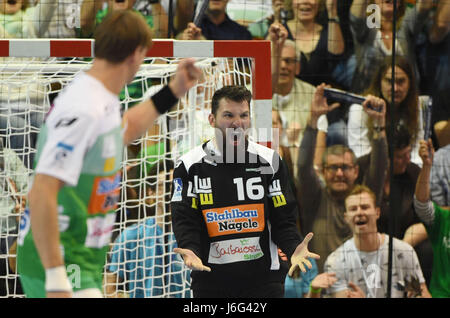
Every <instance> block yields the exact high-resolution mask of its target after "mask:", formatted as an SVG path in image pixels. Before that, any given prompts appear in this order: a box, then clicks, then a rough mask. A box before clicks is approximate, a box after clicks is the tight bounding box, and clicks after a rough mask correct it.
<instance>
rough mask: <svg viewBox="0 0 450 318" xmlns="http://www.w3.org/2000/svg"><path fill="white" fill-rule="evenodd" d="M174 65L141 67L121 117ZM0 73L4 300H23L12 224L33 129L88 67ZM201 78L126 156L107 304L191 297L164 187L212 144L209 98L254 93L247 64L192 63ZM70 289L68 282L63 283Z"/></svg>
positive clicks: (86, 63)
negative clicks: (226, 91)
mask: <svg viewBox="0 0 450 318" xmlns="http://www.w3.org/2000/svg"><path fill="white" fill-rule="evenodd" d="M178 61H179V59H177V58H146V60H145V61H144V63H143V64H142V66H141V68H140V70H139V72H138V73H137V75H136V77H135V78H134V80H133V82H132V83H130V84H129V85H128V86H127V87H125V89H124V90H123V91H122V92H121V94H120V99H121V106H122V111H125V110H126V109H128V108H130V107H133V106H134V105H135V104H136V103H138V102H140V101H142V100H143V99H146V98H149V97H150V96H151V95H153V94H154V93H156V92H157V91H158V90H159V89H160V88H161V87H162V86H163V85H164V84H167V83H168V82H169V80H170V78H171V76H172V75H173V74H174V73H175V70H176V67H177V65H178ZM1 62H2V63H1V64H0V74H1V75H0V89H1V94H0V95H1V99H0V107H1V109H0V119H1V120H0V123H1V126H0V137H1V141H2V142H3V146H4V147H3V149H2V150H3V151H2V156H0V157H1V162H0V164H1V176H0V177H1V180H0V181H1V182H2V184H1V186H2V191H1V195H0V202H1V213H0V225H1V228H0V229H1V232H0V239H1V253H0V284H1V285H0V297H22V296H23V292H22V289H21V286H20V282H19V280H18V275H17V273H16V272H15V255H16V248H15V240H16V238H17V227H18V220H19V219H18V216H19V215H20V213H22V211H23V206H24V203H25V196H26V194H27V192H28V190H29V188H30V182H31V180H30V176H31V175H32V172H33V170H32V162H33V158H34V155H35V153H36V150H35V145H36V138H37V134H38V133H39V128H40V126H41V125H42V123H43V120H44V117H45V114H46V113H47V112H48V110H49V109H50V105H51V103H52V101H53V99H54V98H55V97H56V96H57V94H58V93H59V92H60V91H61V90H62V89H63V88H64V87H65V86H66V85H67V84H68V83H70V81H71V80H72V79H73V77H74V76H75V75H76V74H77V73H78V72H80V71H83V70H86V69H88V68H89V67H90V64H91V61H90V60H89V59H76V58H64V59H61V58H50V59H45V60H43V59H38V58H27V59H25V58H4V59H3V60H2V61H1ZM196 65H197V66H199V67H200V69H201V70H202V77H201V80H200V81H199V83H198V85H197V86H195V87H194V88H192V89H191V90H190V91H189V92H188V93H187V94H186V95H185V96H184V97H182V98H181V99H180V102H179V103H178V104H177V105H176V106H175V107H174V108H173V109H172V110H171V111H169V112H168V113H167V114H166V115H163V116H160V117H159V118H158V119H157V121H156V123H155V125H154V127H152V128H151V129H150V130H149V131H148V132H147V133H146V134H145V136H143V137H142V138H140V139H138V140H136V141H134V142H133V143H132V144H131V145H129V146H128V147H127V148H125V149H124V157H123V158H124V161H123V163H122V167H123V172H122V182H121V200H120V202H119V207H118V210H117V215H116V223H115V227H114V230H113V236H112V242H111V247H110V251H109V253H108V255H107V260H106V265H105V268H104V293H105V296H107V297H190V296H191V295H190V273H189V271H188V270H187V269H186V268H185V266H184V265H183V261H182V259H181V258H180V257H179V256H177V255H175V254H174V253H173V252H172V251H173V248H174V247H175V246H176V241H175V238H174V235H173V233H172V230H171V221H170V207H169V205H168V202H169V201H170V195H169V194H170V185H171V176H172V170H173V167H174V162H175V161H176V160H177V159H178V158H179V157H180V156H181V155H182V154H184V153H185V152H187V151H188V150H190V149H192V148H193V147H194V146H196V145H199V144H200V143H202V142H204V141H206V140H207V139H209V138H210V137H211V136H212V133H213V131H212V129H211V128H210V126H209V122H208V120H207V118H208V113H209V109H210V105H211V97H212V95H213V93H214V91H215V90H216V89H219V88H220V87H222V86H223V85H229V84H240V85H247V86H248V87H251V85H252V78H253V75H252V72H251V70H252V67H251V60H250V59H248V58H198V59H197V61H196ZM69 279H70V276H69Z"/></svg>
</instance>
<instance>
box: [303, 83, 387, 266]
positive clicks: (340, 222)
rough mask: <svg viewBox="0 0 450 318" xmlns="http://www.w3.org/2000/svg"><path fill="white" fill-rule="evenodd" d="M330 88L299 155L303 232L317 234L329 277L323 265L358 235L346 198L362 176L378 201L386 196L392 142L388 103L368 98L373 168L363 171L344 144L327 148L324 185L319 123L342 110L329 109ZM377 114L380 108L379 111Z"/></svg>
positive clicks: (316, 101)
mask: <svg viewBox="0 0 450 318" xmlns="http://www.w3.org/2000/svg"><path fill="white" fill-rule="evenodd" d="M324 88H325V84H321V85H319V86H318V87H317V90H316V93H315V95H314V98H313V101H312V103H311V109H310V112H309V119H308V124H307V127H306V129H305V132H304V135H303V139H302V143H301V146H300V151H299V159H298V172H299V180H298V181H299V194H298V198H299V201H300V202H299V203H300V207H301V212H300V223H301V227H302V232H304V233H306V232H305V231H311V230H313V231H314V234H315V236H314V239H313V240H312V241H311V244H312V246H314V247H312V248H311V249H312V250H314V251H316V252H317V253H318V254H319V255H320V256H321V258H320V260H318V261H317V265H318V267H319V273H321V272H323V263H324V261H325V260H326V259H327V257H328V255H329V254H330V253H331V252H333V251H334V250H336V249H337V248H338V247H339V246H340V245H341V244H343V243H344V242H345V241H346V240H347V239H349V238H350V237H351V235H352V232H351V229H350V227H349V226H348V223H347V222H346V221H345V219H344V211H345V204H344V199H345V197H346V196H347V195H348V193H350V191H351V190H352V189H353V187H354V185H355V181H356V179H357V178H358V175H359V174H360V173H361V174H362V179H361V180H362V183H363V184H365V185H366V186H368V187H369V188H370V189H371V190H372V191H373V192H374V193H375V194H376V195H377V197H379V196H380V194H381V189H382V186H383V184H384V178H385V171H386V167H387V162H388V158H387V142H386V133H385V131H384V127H385V113H386V104H385V102H384V101H383V100H382V99H380V98H377V97H374V96H370V95H369V96H367V97H366V101H365V102H364V103H363V107H364V111H365V112H366V113H367V114H368V116H370V117H371V118H372V119H373V121H374V123H375V124H376V126H377V127H380V129H377V131H375V132H374V135H373V138H372V152H371V154H370V157H371V158H370V159H371V160H370V166H369V168H368V169H366V170H361V171H360V169H359V159H358V160H357V159H356V157H355V154H354V153H353V151H352V150H351V149H350V148H348V147H346V146H343V145H333V146H331V147H328V148H326V150H325V151H324V154H323V157H322V167H323V171H322V173H323V179H324V180H323V181H322V180H321V179H320V178H319V177H318V175H317V173H316V172H315V171H314V164H313V160H314V152H315V145H316V137H317V120H318V118H319V117H320V116H321V115H323V114H326V113H328V112H329V111H331V110H333V109H335V108H336V107H338V106H339V105H338V104H333V105H331V106H329V105H328V103H327V100H326V98H325V97H324V96H323V90H324ZM374 109H379V111H375V110H374Z"/></svg>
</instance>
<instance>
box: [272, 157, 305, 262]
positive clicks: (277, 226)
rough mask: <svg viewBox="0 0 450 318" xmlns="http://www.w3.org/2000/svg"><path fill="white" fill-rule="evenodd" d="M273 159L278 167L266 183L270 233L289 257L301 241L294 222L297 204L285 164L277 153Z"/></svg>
mask: <svg viewBox="0 0 450 318" xmlns="http://www.w3.org/2000/svg"><path fill="white" fill-rule="evenodd" d="M274 160H275V161H276V160H279V162H278V163H275V165H274V167H277V168H278V169H275V170H276V171H275V173H274V175H273V177H272V179H271V180H270V185H268V186H269V189H268V193H269V197H270V200H269V201H270V202H269V206H270V214H269V221H270V224H271V235H272V240H273V241H274V243H275V244H276V245H277V246H278V247H279V248H280V249H281V250H282V251H283V252H284V253H285V254H286V255H288V257H289V258H290V257H291V256H292V254H293V253H294V251H295V248H296V247H297V245H298V244H300V243H301V242H302V237H301V235H300V232H299V230H298V228H297V222H296V217H297V215H298V204H297V200H296V197H295V195H294V193H293V191H292V188H291V184H290V181H289V174H288V171H287V169H286V165H284V164H281V163H282V161H281V158H280V157H279V155H278V154H277V153H275V155H274Z"/></svg>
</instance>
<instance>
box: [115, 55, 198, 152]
mask: <svg viewBox="0 0 450 318" xmlns="http://www.w3.org/2000/svg"><path fill="white" fill-rule="evenodd" d="M194 62H195V60H194V59H192V58H189V59H185V60H182V61H181V62H180V64H179V65H178V68H177V70H176V73H175V77H174V78H173V79H172V80H171V81H170V82H169V84H168V85H166V86H164V87H163V88H162V89H161V90H160V91H159V92H158V93H156V94H155V95H153V96H152V97H151V98H150V99H148V100H146V101H144V102H142V103H140V104H138V105H136V106H134V107H133V108H131V109H129V110H128V111H126V112H125V114H124V116H123V118H124V123H125V125H126V131H125V134H124V143H125V144H129V143H131V142H133V141H134V140H135V139H137V138H139V137H140V136H142V135H143V134H144V133H145V132H146V131H147V130H148V129H149V128H150V127H151V126H152V125H153V124H154V121H155V120H156V119H157V118H158V116H159V115H160V114H164V113H165V112H167V111H168V110H169V109H170V108H172V107H173V106H174V105H175V104H176V103H177V102H178V99H179V98H180V97H182V96H184V94H186V92H187V91H188V90H189V89H190V88H191V87H193V86H194V85H195V83H196V82H197V80H198V78H199V77H200V75H201V70H200V69H199V68H198V67H197V66H195V65H194Z"/></svg>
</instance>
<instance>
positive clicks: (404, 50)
mask: <svg viewBox="0 0 450 318" xmlns="http://www.w3.org/2000/svg"><path fill="white" fill-rule="evenodd" d="M202 2H203V1H201V0H198V1H197V0H178V1H176V0H175V1H169V0H158V1H148V0H81V1H76V0H36V1H33V0H31V1H30V0H0V38H75V37H78V38H90V37H92V35H93V33H94V32H95V28H96V25H97V24H98V23H100V22H101V21H102V19H103V18H104V17H105V16H106V14H108V12H110V11H112V10H128V9H129V10H136V11H138V12H140V13H141V14H142V15H144V16H145V18H146V21H147V23H148V24H149V26H150V27H151V28H152V30H153V36H154V38H173V39H180V40H205V39H206V40H261V39H267V40H270V41H271V44H272V54H273V56H272V71H273V78H272V83H273V85H272V86H273V99H272V101H273V103H272V107H273V127H275V128H279V129H280V132H281V133H280V143H279V146H280V147H279V151H280V155H281V157H282V158H284V159H286V162H287V164H288V170H289V172H290V174H291V178H292V186H293V188H294V189H295V191H296V192H297V199H298V204H299V211H300V213H299V216H298V219H299V222H298V224H299V229H300V230H301V232H302V234H303V235H306V234H307V233H308V232H309V231H313V232H314V234H315V236H314V239H313V240H312V242H311V250H312V251H313V252H315V253H318V254H320V255H321V259H320V260H319V261H317V266H316V265H315V264H314V265H315V266H314V273H309V275H305V277H303V276H302V277H297V278H296V279H290V280H287V281H286V286H288V287H289V288H287V292H286V296H289V297H308V295H309V297H317V295H319V296H320V294H321V293H320V289H321V288H324V289H326V288H332V289H331V292H329V293H323V294H324V296H325V295H328V296H330V295H331V296H336V295H342V293H339V291H341V290H345V291H346V294H345V296H348V297H350V296H349V295H352V296H355V295H359V296H361V295H363V296H369V297H370V296H371V295H372V296H374V297H375V295H376V297H378V296H380V295H381V294H379V293H372V292H371V291H370V289H369V290H368V289H364V288H362V287H361V286H360V287H358V286H355V284H356V285H358V284H364V282H362V283H361V282H356V281H353V282H350V283H352V285H351V286H350V285H348V286H347V287H348V289H349V291H347V288H346V287H345V286H344V287H343V285H342V284H343V282H344V281H345V280H344V279H343V278H342V277H340V276H339V275H340V273H336V274H337V275H338V279H336V278H335V277H334V275H335V274H334V273H326V274H325V275H322V273H324V272H327V270H326V268H324V263H325V262H327V263H328V265H329V266H328V268H336V267H337V266H336V264H334V263H333V262H335V259H336V257H337V254H336V253H333V252H335V251H342V249H343V248H342V247H341V249H339V247H340V246H343V244H346V242H349V241H350V240H355V239H356V238H357V237H358V236H357V235H356V234H355V233H356V232H355V231H356V230H355V227H357V225H355V224H353V223H351V222H349V221H348V220H347V219H348V217H347V216H348V212H349V211H347V204H346V202H347V201H346V198H347V196H348V194H349V193H350V192H351V190H352V189H353V188H354V186H355V185H357V184H364V185H365V186H367V188H364V189H363V190H361V191H362V192H360V193H356V194H355V193H354V194H353V196H355V195H361V193H368V191H369V192H370V195H372V194H373V195H374V209H375V207H376V208H377V209H379V215H378V217H376V223H377V227H375V230H376V231H380V232H381V233H392V235H393V236H394V237H395V238H396V239H398V240H403V242H404V243H405V244H408V245H411V246H412V247H413V248H414V249H413V252H411V251H410V250H408V251H410V252H411V253H414V251H415V253H417V256H418V260H419V262H420V266H421V269H420V268H419V270H417V269H415V271H414V273H416V274H417V275H418V276H419V277H412V278H414V279H417V278H419V279H420V282H423V277H424V279H425V283H426V285H427V286H430V285H429V284H430V281H431V279H432V276H431V270H432V267H433V261H434V260H436V259H439V260H440V259H442V258H443V257H444V258H445V257H447V258H449V255H450V252H449V248H448V244H447V249H439V250H437V249H435V252H436V251H438V252H439V253H446V255H444V256H442V255H439V256H436V255H434V256H433V249H432V247H431V243H430V240H429V239H428V237H427V232H426V229H425V227H424V226H423V225H422V223H421V222H422V221H421V219H420V218H419V217H418V216H417V214H416V211H415V206H414V202H415V201H414V191H415V187H416V183H417V182H418V178H419V174H420V171H421V167H422V158H423V155H422V156H421V155H419V148H420V142H421V141H422V140H423V139H424V136H426V135H427V134H426V133H427V132H426V131H425V123H426V120H425V118H426V114H427V112H428V111H429V109H430V107H429V106H430V105H432V109H433V113H432V116H431V136H430V138H431V139H432V141H433V145H434V148H435V149H436V150H437V152H436V154H435V156H434V161H433V167H432V169H431V172H430V176H431V177H430V187H431V189H430V196H431V200H433V201H434V202H435V203H436V204H437V205H439V206H440V207H444V208H445V207H448V206H450V203H449V202H450V184H449V171H450V170H449V165H450V162H449V160H448V156H447V154H448V152H449V149H450V148H449V147H450V124H449V121H450V112H449V111H448V109H450V108H449V104H448V103H449V98H447V97H448V92H449V91H450V80H449V76H448V74H450V69H449V68H450V62H449V56H450V34H449V33H450V0H441V1H433V0H418V1H413V0H398V1H396V3H397V8H394V1H392V0H352V1H351V0H349V1H339V0H272V1H259V3H263V2H264V3H265V4H266V6H265V7H264V8H266V9H267V8H269V9H271V10H268V11H267V12H264V14H261V17H260V18H259V19H258V20H253V21H248V20H239V19H234V18H233V17H234V14H233V11H232V10H231V9H229V8H230V4H232V3H233V2H239V1H237V0H210V1H209V4H208V8H207V9H206V11H205V12H204V14H203V15H202V13H201V12H200V11H201V9H200V8H201V5H202ZM241 2H245V1H241ZM247 2H249V3H253V2H255V1H247ZM170 10H172V11H171V12H170ZM260 10H261V11H262V9H260ZM199 14H200V15H201V16H200V17H198V15H199ZM194 21H196V22H197V24H195V22H194ZM394 37H395V39H396V45H395V48H394V47H393V43H394V42H393V38H394ZM394 53H395V55H396V57H395V59H394V61H395V63H394V64H395V68H394V70H393V69H392V65H393V64H392V59H393V55H394ZM23 77H24V81H26V74H25V75H23ZM394 77H395V79H394ZM393 80H394V84H392V81H393ZM36 85H39V84H38V83H36ZM150 85H151V83H150ZM324 85H327V87H328V86H331V87H334V88H339V89H343V90H346V91H349V92H352V93H356V94H360V95H363V96H366V97H367V99H366V102H367V103H363V104H352V105H350V104H340V105H337V104H332V103H331V101H330V105H329V106H330V107H328V109H326V110H323V109H322V110H318V109H314V108H313V107H312V106H311V105H312V104H313V103H312V100H313V98H314V94H315V92H316V90H323V89H324V87H325V86H324ZM42 91H43V89H41V88H38V87H36V88H32V89H31V91H30V89H29V88H28V92H29V94H28V95H27V96H24V95H21V94H22V93H23V92H24V88H23V87H21V86H17V87H14V86H12V85H11V84H8V83H7V82H5V81H4V78H3V75H0V94H1V95H0V136H1V138H2V140H0V141H2V144H4V145H5V146H7V148H11V149H12V150H15V151H17V153H18V155H19V157H18V158H20V159H21V160H22V161H23V162H24V165H25V167H26V168H28V169H31V168H32V160H33V156H32V155H31V156H26V155H24V154H23V153H20V150H22V149H31V152H30V151H29V152H28V153H31V154H32V153H33V150H32V149H33V148H34V147H35V145H36V141H35V135H36V133H37V131H38V130H39V127H40V125H42V122H43V120H44V119H43V118H44V117H43V115H44V113H45V110H43V109H41V106H40V105H42V103H43V98H44V97H43V96H42V94H41V92H42ZM6 92H7V93H6ZM142 93H143V92H142V87H139V85H138V86H136V85H134V86H133V84H131V85H129V86H128V87H127V94H128V95H129V96H132V97H133V98H139V96H140V95H142ZM124 96H125V95H124V94H121V98H124ZM369 96H370V97H369ZM370 101H372V102H373V103H378V104H379V105H381V104H383V105H384V106H383V107H384V108H383V111H379V112H376V111H374V110H373V109H370V105H369V104H370ZM128 106H129V107H132V104H130V105H128ZM380 116H382V117H384V118H381V117H380ZM27 123H28V124H30V125H31V128H30V127H28V128H27V127H26V126H27ZM149 134H151V133H150V132H149ZM24 135H26V136H27V137H24ZM154 147H157V148H158V149H159V148H160V147H163V148H164V144H156V145H154ZM155 149H156V148H155ZM7 151H9V149H8V150H7V149H5V151H3V149H2V151H1V152H0V157H1V158H2V160H1V162H4V161H5V162H6V161H8V160H10V159H8V158H10V157H5V159H4V160H3V157H4V156H6V153H7ZM162 152H164V149H162ZM11 158H12V157H11ZM18 158H17V160H19V159H18ZM17 160H16V161H17ZM19 161H20V160H19ZM8 167H9V166H8ZM8 167H7V168H8ZM25 167H24V168H23V169H25V170H26V168H25ZM0 168H1V170H2V171H1V172H2V175H3V174H5V173H6V174H8V169H6V168H5V167H4V166H3V165H2V166H1V167H0ZM25 170H24V171H25ZM14 177H17V176H16V175H15V174H14ZM5 178H7V179H11V178H12V177H11V176H9V177H8V176H7V175H6V177H5ZM11 180H12V179H11ZM14 183H15V184H16V185H17V187H18V188H20V193H21V194H23V193H24V192H26V190H25V189H23V188H24V185H23V184H22V183H23V180H14ZM3 188H4V187H3ZM367 189H370V190H367ZM7 192H8V191H6V193H7ZM364 195H365V194H364ZM392 197H394V198H395V200H397V201H398V205H395V206H392V201H391V198H392ZM0 200H1V209H2V210H1V211H0V224H7V223H6V222H8V224H9V223H11V222H13V223H14V218H13V217H12V216H13V215H15V214H16V213H17V212H20V208H19V207H18V206H17V204H13V203H17V202H16V201H14V200H13V198H12V197H11V196H10V195H7V194H6V195H4V196H3V195H2V196H1V197H0ZM394 209H398V210H396V211H393V210H394ZM373 211H375V210H373ZM392 213H396V224H395V226H394V227H393V228H392V229H391V228H390V227H389V226H390V223H391V220H392V219H391V214H392ZM149 220H150V221H149V224H147V225H146V227H148V229H146V230H148V231H150V232H151V233H157V232H158V231H159V232H161V225H160V224H159V223H158V221H157V220H156V218H155V217H154V216H152V217H151V218H150V219H149ZM425 225H427V226H429V224H428V223H425ZM2 228H3V227H2ZM8 228H9V230H11V231H14V230H15V228H16V226H14V225H8ZM143 229H144V228H143ZM143 229H139V228H138V227H136V226H135V228H130V229H128V230H127V232H123V233H122V234H121V235H120V237H118V239H117V240H118V242H119V243H118V245H117V246H116V249H118V248H120V244H125V243H124V239H125V238H127V237H128V236H133V235H134V236H136V233H139V231H141V230H142V231H143ZM149 229H150V230H149ZM132 230H133V231H134V232H133V231H132ZM159 232H158V233H159ZM0 233H2V234H1V235H2V237H1V238H2V241H5V242H9V241H8V240H10V236H9V234H8V235H6V234H5V235H3V233H6V226H5V231H3V229H2V232H0ZM142 235H144V236H145V235H146V234H142ZM352 237H353V238H352ZM383 237H384V236H383ZM383 242H384V239H383ZM5 244H6V243H5ZM8 244H12V243H11V242H9V243H8ZM151 244H152V245H155V244H156V245H157V243H155V242H152V243H151ZM158 244H159V243H158ZM352 244H354V242H353V241H352ZM380 244H381V243H380ZM383 244H384V243H383ZM396 244H397V245H398V246H400V247H401V246H403V243H396ZM356 245H358V244H356ZM2 246H3V243H2ZM357 247H358V246H357ZM400 247H398V248H400ZM143 248H144V249H145V248H146V247H143ZM352 248H353V245H352ZM377 248H381V247H380V246H377ZM338 249H339V250H338ZM3 252H4V251H3V249H2V253H3ZM122 252H123V251H119V250H115V251H113V253H115V254H114V255H115V256H114V257H115V258H116V259H117V258H118V259H121V258H123V257H128V256H129V255H128V256H127V255H122V254H120V253H122ZM152 253H156V254H157V252H152ZM396 253H398V251H396ZM329 255H332V256H330V257H331V258H330V260H329V261H327V257H328V256H329ZM412 258H413V259H414V257H412ZM333 264H334V265H333ZM0 265H1V266H2V267H3V266H6V264H5V265H4V264H3V263H1V264H0ZM340 266H343V263H341V264H340ZM349 266H350V265H349ZM382 267H383V266H382ZM366 268H367V267H366ZM366 268H362V269H361V268H359V269H357V270H360V271H362V272H364V271H366ZM119 269H120V268H119ZM119 269H118V268H115V267H114V266H113V265H111V266H110V267H109V270H111V271H113V270H114V271H116V274H117V275H119V278H120V279H124V277H122V276H124V275H125V274H123V273H124V272H125V270H126V268H123V269H120V270H121V271H119ZM0 270H1V271H0V273H3V272H4V270H3V269H0ZM8 271H10V270H9V269H8V270H7V272H8ZM422 272H423V275H422ZM440 274H441V275H442V273H441V272H440ZM149 275H150V274H149ZM317 275H318V276H317ZM355 275H356V276H354V277H359V276H361V275H359V276H358V274H355ZM422 276H423V277H422ZM4 277H6V276H0V280H3V279H4ZM314 277H317V279H316V280H314ZM352 277H353V276H352ZM364 277H365V275H364ZM412 278H411V279H412ZM114 279H117V277H115V278H114ZM176 279H179V277H177V278H176ZM434 279H435V280H436V278H434ZM305 280H306V281H307V283H306V285H305ZM325 280H327V281H328V283H326V282H325ZM336 281H338V284H337V285H335V287H331V286H332V285H333V284H334V283H335V282H336ZM383 281H384V278H383ZM346 283H349V282H346ZM144 284H147V283H144ZM148 284H149V285H151V284H150V283H148ZM154 284H156V283H154ZM305 286H306V287H305ZM308 288H311V289H308ZM339 288H340V289H339ZM0 289H1V288H0ZM3 289H5V288H3ZM144 289H145V288H144ZM318 290H319V291H318ZM350 290H351V291H352V292H351V291H350ZM361 290H364V291H365V292H364V293H363V294H361V293H360V291H361ZM311 291H312V293H311ZM114 292H116V291H114ZM430 292H431V295H433V289H431V290H430ZM447 292H448V288H447ZM5 293H7V291H5V290H0V296H2V295H5ZM427 293H428V292H427V291H424V293H423V294H425V295H427ZM382 294H383V296H384V293H382ZM398 294H400V292H399V293H396V295H398ZM419 294H420V293H419ZM443 294H445V293H443V292H442V291H440V292H439V296H442V295H443ZM142 295H147V296H149V295H150V296H151V295H154V294H152V292H149V291H148V290H144V291H143V292H142ZM405 295H406V292H405ZM408 295H410V294H408ZM449 296H450V294H448V293H447V294H446V297H449Z"/></svg>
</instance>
